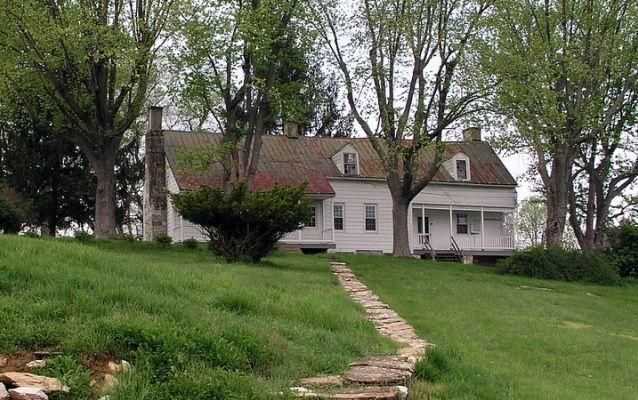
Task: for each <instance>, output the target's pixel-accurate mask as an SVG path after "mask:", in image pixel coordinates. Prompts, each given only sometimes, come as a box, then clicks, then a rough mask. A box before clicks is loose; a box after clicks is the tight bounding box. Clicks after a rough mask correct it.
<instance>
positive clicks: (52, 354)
mask: <svg viewBox="0 0 638 400" xmlns="http://www.w3.org/2000/svg"><path fill="white" fill-rule="evenodd" d="M62 354H64V353H62V352H61V351H34V352H33V356H34V357H36V358H38V359H42V358H50V357H57V356H61V355H62Z"/></svg>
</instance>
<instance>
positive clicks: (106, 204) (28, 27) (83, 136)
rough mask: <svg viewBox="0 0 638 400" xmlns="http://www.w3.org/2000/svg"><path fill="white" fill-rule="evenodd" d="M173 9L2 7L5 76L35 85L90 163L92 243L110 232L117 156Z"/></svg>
mask: <svg viewBox="0 0 638 400" xmlns="http://www.w3.org/2000/svg"><path fill="white" fill-rule="evenodd" d="M175 1H176V0H156V1H146V0H128V1H126V0H104V1H99V2H86V1H79V0H68V1H46V0H8V1H6V2H4V3H3V6H2V8H1V9H0V20H2V21H3V24H2V26H0V31H1V32H0V34H1V35H0V38H1V39H0V48H2V50H3V56H4V63H5V67H6V68H5V70H12V71H11V73H12V74H13V75H14V76H15V77H16V78H17V79H20V78H29V79H32V78H35V83H36V84H39V85H42V87H43V88H44V90H45V93H47V95H48V96H49V98H50V99H51V101H52V102H53V103H54V104H56V105H57V107H58V108H59V110H60V111H61V114H62V115H63V117H64V119H65V122H66V124H67V125H68V126H71V127H72V128H73V129H71V130H69V132H68V133H67V135H66V137H67V138H68V139H69V140H71V141H72V142H73V143H75V144H76V145H77V146H79V148H80V149H81V150H82V152H83V153H84V155H85V156H86V157H87V158H88V160H89V162H90V163H91V167H92V169H93V172H94V173H95V176H96V178H97V188H96V194H95V233H96V236H97V237H99V238H104V237H108V236H110V235H112V234H114V232H115V175H114V173H115V172H114V166H115V161H116V157H117V152H118V149H119V147H120V144H121V141H122V137H123V135H124V134H125V132H126V131H127V130H128V129H129V128H130V126H131V124H132V123H133V122H134V121H135V120H136V119H137V118H138V117H139V115H140V113H141V111H142V108H143V107H144V103H145V100H146V96H147V91H148V88H149V82H150V80H151V78H152V69H153V62H154V58H155V56H156V54H157V51H158V46H159V45H160V44H161V43H162V33H163V32H164V30H165V27H166V25H167V22H168V19H169V16H170V13H171V10H172V8H173V5H174V3H175ZM24 75H28V76H24Z"/></svg>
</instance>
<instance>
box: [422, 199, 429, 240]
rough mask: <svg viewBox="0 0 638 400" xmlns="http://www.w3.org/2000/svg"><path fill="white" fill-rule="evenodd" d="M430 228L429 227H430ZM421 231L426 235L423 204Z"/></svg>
mask: <svg viewBox="0 0 638 400" xmlns="http://www.w3.org/2000/svg"><path fill="white" fill-rule="evenodd" d="M428 228H429V227H428ZM421 232H423V234H424V235H425V234H426V233H425V232H426V230H425V207H424V206H421Z"/></svg>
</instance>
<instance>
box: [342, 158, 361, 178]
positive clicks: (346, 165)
mask: <svg viewBox="0 0 638 400" xmlns="http://www.w3.org/2000/svg"><path fill="white" fill-rule="evenodd" d="M343 174H344V175H357V174H358V172H357V155H356V154H355V153H343Z"/></svg>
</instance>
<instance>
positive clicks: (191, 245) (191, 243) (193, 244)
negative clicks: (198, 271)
mask: <svg viewBox="0 0 638 400" xmlns="http://www.w3.org/2000/svg"><path fill="white" fill-rule="evenodd" d="M182 246H184V247H185V248H187V249H196V248H198V247H199V242H198V241H197V240H195V239H193V238H190V239H186V240H184V241H183V242H182Z"/></svg>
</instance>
